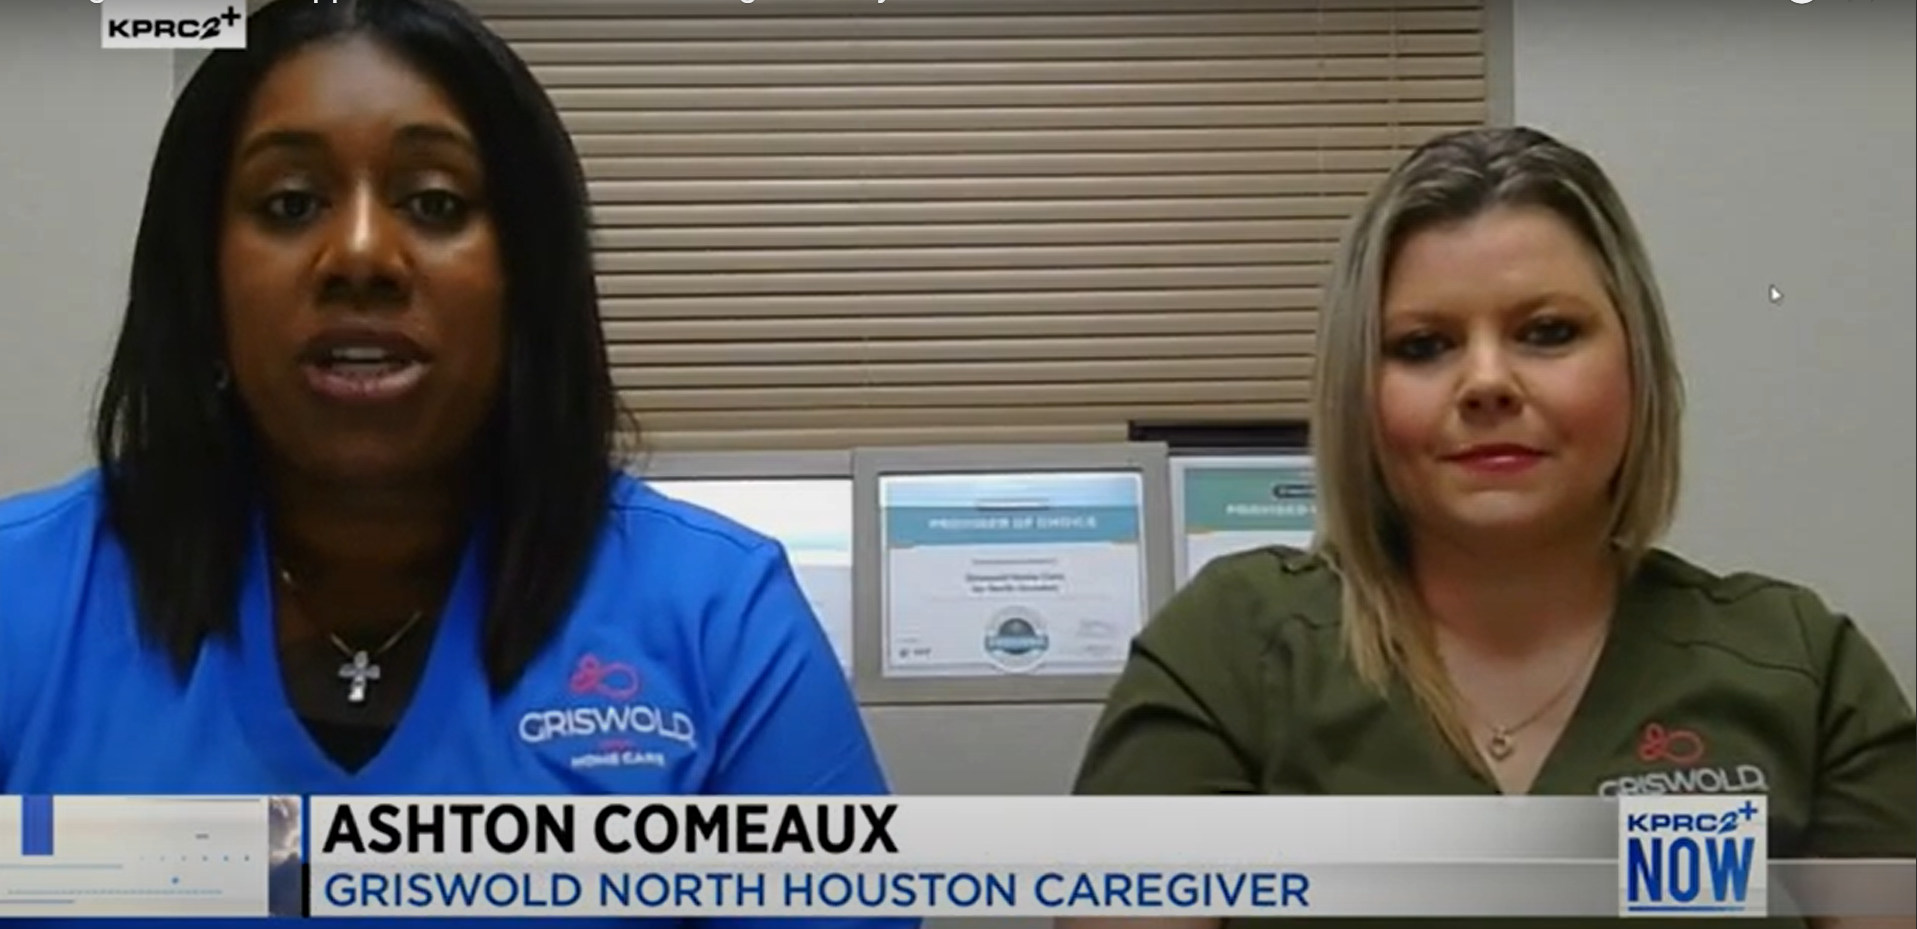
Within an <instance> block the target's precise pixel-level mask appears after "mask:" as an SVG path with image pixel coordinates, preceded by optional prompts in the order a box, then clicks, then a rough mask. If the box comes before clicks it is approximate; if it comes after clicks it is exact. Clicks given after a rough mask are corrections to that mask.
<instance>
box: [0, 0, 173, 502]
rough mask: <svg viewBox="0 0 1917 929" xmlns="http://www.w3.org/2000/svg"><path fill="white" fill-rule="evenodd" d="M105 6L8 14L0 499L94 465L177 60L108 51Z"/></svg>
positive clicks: (1, 187)
mask: <svg viewBox="0 0 1917 929" xmlns="http://www.w3.org/2000/svg"><path fill="white" fill-rule="evenodd" d="M99 35H100V8H99V7H97V6H94V5H93V4H91V3H60V2H47V0H32V2H29V3H15V4H12V5H9V6H7V7H0V208H3V209H4V210H5V221H4V222H0V494H5V493H10V492H13V491H16V490H20V489H23V488H26V487H30V486H33V485H36V484H40V483H44V482H47V481H51V480H55V479H57V478H59V477H61V476H64V475H65V474H67V473H69V472H71V471H72V470H73V469H74V468H75V467H78V466H80V465H81V464H83V463H84V462H85V460H86V459H85V454H86V447H87V446H86V440H87V422H86V416H87V413H88V411H89V410H90V409H91V408H92V402H93V393H94V390H95V388H96V387H97V386H98V384H99V381H100V375H101V372H102V370H103V367H104V365H105V363H106V359H107V357H108V351H109V349H110V348H111V347H112V344H113V334H114V327H115V325H116V324H117V323H118V321H119V317H120V309H121V307H122V306H123V303H124V300H125V296H126V278H127V267H128V256H129V255H131V254H132V248H133V231H134V227H135V224H136V222H137V220H138V218H139V215H140V203H141V199H142V197H143V196H144V195H145V191H146V171H147V163H148V161H149V159H151V158H152V156H153V143H154V141H155V140H156V139H157V138H158V137H159V132H160V125H161V123H162V122H164V121H165V119H166V113H167V106H168V105H169V104H170V103H171V101H172V89H173V84H172V78H173V70H172V55H171V54H170V53H168V52H164V51H131V52H109V51H104V50H102V49H101V48H100V38H99Z"/></svg>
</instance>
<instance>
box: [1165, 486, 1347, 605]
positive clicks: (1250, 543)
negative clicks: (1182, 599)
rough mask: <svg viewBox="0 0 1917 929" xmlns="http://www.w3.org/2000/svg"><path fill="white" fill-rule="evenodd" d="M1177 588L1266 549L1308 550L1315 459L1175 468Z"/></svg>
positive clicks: (1314, 520)
mask: <svg viewBox="0 0 1917 929" xmlns="http://www.w3.org/2000/svg"><path fill="white" fill-rule="evenodd" d="M1172 475H1173V482H1174V492H1175V493H1176V495H1177V496H1176V497H1175V499H1176V501H1177V508H1178V509H1177V522H1178V524H1179V526H1180V528H1181V532H1182V535H1183V542H1182V544H1181V545H1180V547H1179V553H1178V555H1179V558H1178V583H1180V584H1184V583H1185V582H1186V581H1189V580H1190V579H1191V578H1192V577H1194V576H1196V575H1197V574H1198V572H1199V571H1200V570H1201V569H1203V568H1204V567H1205V565H1207V564H1209V563H1210V562H1211V561H1213V560H1214V559H1217V558H1221V557H1223V556H1225V555H1231V554H1236V553H1238V552H1244V551H1250V550H1252V549H1256V548H1263V547H1265V546H1268V545H1288V546H1291V547H1294V548H1308V547H1310V545H1311V542H1312V536H1313V534H1314V532H1315V531H1316V528H1317V506H1316V502H1315V501H1316V499H1317V487H1316V481H1314V480H1313V477H1312V468H1311V459H1309V458H1307V457H1305V456H1303V455H1299V456H1295V457H1292V456H1286V457H1261V458H1203V459H1186V460H1179V461H1174V462H1172Z"/></svg>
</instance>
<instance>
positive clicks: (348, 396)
mask: <svg viewBox="0 0 1917 929" xmlns="http://www.w3.org/2000/svg"><path fill="white" fill-rule="evenodd" d="M427 367H428V365H427V361H426V359H425V356H424V355H423V354H422V353H420V352H419V351H418V350H416V349H414V348H413V347H412V346H411V345H410V344H409V343H406V342H405V341H404V340H399V339H381V340H367V341H361V342H357V343H353V342H342V343H339V344H332V345H318V346H315V347H314V348H313V349H312V350H311V351H309V352H307V353H306V355H305V357H304V359H303V363H302V369H303V370H304V372H305V374H306V382H307V385H308V386H309V387H311V388H312V389H313V391H314V392H315V393H317V394H319V395H320V396H321V397H324V398H326V399H329V400H336V401H340V402H347V403H373V402H383V401H391V400H397V399H400V398H401V397H404V396H405V395H406V394H408V393H410V392H411V391H412V390H413V389H414V388H415V387H417V386H418V385H419V383H420V381H421V380H422V379H424V378H425V376H426V370H427Z"/></svg>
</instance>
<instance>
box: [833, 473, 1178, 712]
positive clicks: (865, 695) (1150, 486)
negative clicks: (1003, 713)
mask: <svg viewBox="0 0 1917 929" xmlns="http://www.w3.org/2000/svg"><path fill="white" fill-rule="evenodd" d="M1166 463H1167V451H1166V447H1165V446H1164V445H1162V444H1156V443H1114V444H1098V445H1053V446H1015V445H1007V446H952V447H936V448H895V449H894V448H888V449H863V450H859V451H856V452H854V453H853V463H852V464H853V544H854V546H855V547H856V548H857V551H856V554H855V555H854V557H853V559H852V563H853V575H854V576H853V584H854V589H855V590H856V592H857V593H856V600H857V603H858V608H857V609H855V610H854V611H853V615H854V622H855V628H854V632H853V643H854V650H853V652H854V658H853V682H854V686H855V687H856V688H857V689H858V693H859V698H860V701H861V702H862V703H865V704H868V705H886V704H907V705H909V704H978V703H1007V704H1014V703H1096V702H1101V701H1103V700H1104V699H1105V696H1106V694H1107V693H1108V692H1109V691H1110V689H1111V686H1112V683H1113V681H1114V680H1115V679H1116V674H1075V675H1070V676H1044V675H1042V674H1010V673H1008V674H982V675H968V676H940V677H896V678H888V677H886V676H885V674H884V666H885V662H884V657H885V656H884V649H885V643H886V640H887V638H888V637H887V635H886V632H887V624H888V622H889V620H888V616H887V609H886V572H887V570H888V568H889V565H888V563H887V557H886V552H885V551H884V538H885V533H884V531H883V530H884V527H883V525H882V522H881V521H882V520H883V518H884V514H883V512H882V506H881V499H880V482H881V480H882V479H883V478H885V477H888V476H892V475H909V474H971V473H976V474H995V473H997V474H1002V473H1033V474H1040V473H1048V472H1050V473H1059V472H1073V471H1125V472H1131V473H1135V474H1137V475H1138V477H1139V484H1140V500H1141V504H1142V509H1141V511H1140V514H1139V519H1140V522H1139V541H1140V562H1141V563H1140V572H1141V581H1142V584H1143V590H1144V604H1143V611H1144V613H1143V615H1142V616H1141V625H1142V623H1143V622H1148V621H1149V620H1150V618H1151V616H1152V615H1153V614H1154V613H1156V612H1157V610H1158V609H1159V607H1161V606H1162V605H1163V604H1164V601H1165V599H1166V597H1168V596H1169V595H1170V592H1171V590H1172V585H1171V578H1172V561H1171V554H1172V553H1171V544H1170V543H1171V540H1170V537H1169V531H1168V530H1169V526H1170V519H1171V509H1170V503H1171V501H1170V494H1169V487H1170V480H1169V472H1168V471H1167V469H1166ZM1126 645H1127V648H1128V649H1129V636H1128V637H1127V643H1126Z"/></svg>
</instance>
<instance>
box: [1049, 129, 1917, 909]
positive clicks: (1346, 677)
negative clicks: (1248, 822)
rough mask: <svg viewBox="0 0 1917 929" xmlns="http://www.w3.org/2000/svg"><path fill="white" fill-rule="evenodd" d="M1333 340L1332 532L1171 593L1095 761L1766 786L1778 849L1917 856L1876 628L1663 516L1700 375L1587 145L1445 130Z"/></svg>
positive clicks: (1194, 783)
mask: <svg viewBox="0 0 1917 929" xmlns="http://www.w3.org/2000/svg"><path fill="white" fill-rule="evenodd" d="M1319 352H1320V354H1319V356H1318V368H1317V374H1316V383H1315V385H1314V397H1313V413H1312V435H1313V442H1314V446H1315V448H1314V454H1315V456H1316V463H1317V469H1318V482H1319V489H1320V494H1321V497H1320V501H1319V514H1320V529H1319V535H1318V539H1317V543H1316V545H1315V546H1314V548H1313V550H1312V551H1309V552H1306V551H1293V550H1286V549H1266V550H1260V551H1254V552H1249V553H1245V554H1241V555H1237V556H1232V557H1228V558H1225V559H1222V560H1220V561H1215V562H1213V563H1212V564H1211V565H1209V566H1208V567H1207V568H1206V569H1205V570H1204V571H1202V572H1201V573H1200V575H1199V576H1198V577H1197V578H1195V579H1194V580H1193V581H1192V582H1191V583H1190V584H1189V585H1187V586H1186V588H1185V589H1184V590H1182V591H1181V592H1180V593H1179V594H1178V595H1177V596H1176V597H1175V598H1174V599H1173V600H1172V602H1171V603H1169V604H1168V605H1167V606H1166V607H1165V608H1164V610H1163V611H1162V612H1161V614H1160V615H1158V616H1157V617H1155V618H1154V619H1153V621H1152V622H1151V623H1150V624H1149V626H1148V627H1147V628H1146V629H1145V631H1144V632H1143V633H1142V634H1141V635H1140V636H1139V637H1138V639H1137V640H1136V642H1135V644H1134V647H1133V651H1132V655H1131V659H1130V661H1129V663H1128V664H1127V666H1126V668H1125V670H1124V672H1123V674H1122V675H1121V678H1120V680H1119V682H1118V684H1117V685H1116V687H1115V688H1114V690H1113V691H1112V693H1111V696H1110V698H1109V701H1108V702H1107V705H1106V707H1105V710H1104V713H1103V716H1102V717H1101V719H1100V721H1099V723H1098V725H1097V727H1096V730H1095V731H1094V733H1093V735H1092V738H1091V741H1090V744H1089V747H1088V748H1087V751H1086V755H1085V758H1084V761H1083V764H1082V767H1081V770H1080V773H1079V776H1078V782H1077V792H1078V793H1081V794H1129V795H1173V794H1411V795H1419V794H1422V795H1432V794H1473V793H1479V794H1494V793H1503V794H1566V795H1570V794H1597V795H1621V794H1645V793H1709V792H1716V793H1753V792H1761V793H1765V794H1767V795H1768V796H1769V798H1770V816H1771V824H1772V829H1771V839H1770V856H1771V858H1772V859H1773V860H1778V859H1787V858H1812V857H1874V858H1910V857H1913V855H1917V786H1914V784H1917V727H1914V726H1913V721H1912V711H1911V706H1910V702H1909V700H1908V699H1907V698H1906V697H1905V696H1904V694H1903V692H1902V691H1901V690H1900V688H1899V686H1898V684H1897V683H1896V681H1895V679H1894V678H1893V676H1892V674H1891V672H1890V671H1889V670H1888V669H1887V668H1886V666H1885V663H1884V661H1883V660H1882V658H1881V657H1880V656H1879V654H1878V653H1877V652H1876V651H1875V650H1874V649H1873V648H1872V646H1871V644H1870V643H1869V641H1867V639H1866V638H1865V636H1864V635H1863V633H1862V632H1861V631H1860V630H1859V629H1858V628H1857V626H1856V625H1854V624H1853V623H1852V622H1851V621H1850V620H1849V619H1848V618H1846V617H1844V616H1843V615H1841V614H1839V613H1837V612H1835V611H1834V610H1833V609H1832V608H1831V607H1829V606H1827V605H1826V604H1825V603H1824V602H1823V601H1822V600H1820V599H1819V597H1818V596H1817V595H1816V594H1814V593H1812V592H1811V591H1809V590H1806V589H1805V588H1803V587H1800V586H1797V585H1794V584H1791V583H1789V582H1787V581H1783V580H1778V579H1774V578H1769V577H1763V576H1759V575H1754V574H1748V573H1739V574H1717V573H1713V572H1711V571H1709V570H1707V569H1705V568H1703V567H1700V566H1697V565H1694V564H1691V563H1689V562H1686V561H1685V560H1683V559H1681V558H1679V557H1678V556H1676V555H1674V554H1672V553H1670V552H1668V551H1665V550H1662V549H1659V548H1657V547H1656V544H1657V541H1658V539H1659V538H1660V536H1661V535H1662V533H1663V532H1664V530H1665V528H1666V526H1667V524H1668V523H1669V521H1670V518H1671V514H1672V510H1673V507H1674V504H1675V501H1676V500H1677V497H1678V462H1679V450H1678V441H1679V418H1680V407H1681V383H1680V380H1679V377H1678V372H1677V367H1676V360H1675V356H1674V352H1673V349H1672V345H1671V337H1670V333H1669V331H1668V329H1667V327H1666V323H1665V318H1664V311H1663V307H1662V304H1661V300H1660V298H1659V295H1658V289H1657V286H1656V284H1655V282H1654V280H1653V278H1652V274H1651V267H1650V262H1649V261H1648V260H1647V258H1646V256H1645V253H1644V247H1643V245H1642V243H1641V241H1640V239H1639V237H1638V234H1637V232H1636V230H1635V229H1634V228H1633V225H1632V221H1631V219H1630V217H1629V215H1628V214H1627V212H1626V210H1625V208H1624V206H1623V204H1622V203H1621V202H1620V200H1619V198H1618V194H1617V192H1616V191H1615V190H1614V189H1613V188H1612V185H1611V184H1610V182H1609V181H1608V180H1607V179H1606V177H1605V175H1604V174H1603V172H1602V171H1601V170H1600V168H1599V167H1598V166H1597V165H1596V164H1595V163H1593V161H1592V160H1591V159H1590V158H1589V157H1587V156H1586V155H1584V154H1583V153H1581V152H1579V151H1577V150H1575V149H1572V148H1570V147H1567V146H1565V145H1563V144H1561V143H1559V142H1558V141H1556V140H1554V139H1552V138H1550V137H1548V136H1546V135H1543V134H1541V133H1538V132H1535V131H1529V130H1524V129H1493V130H1474V131H1469V132H1464V133H1460V134H1455V135H1451V136H1447V137H1445V138H1441V139H1437V140H1434V141H1433V142H1431V143H1429V144H1427V145H1425V146H1423V147H1422V148H1420V149H1419V150H1417V151H1416V152H1414V153H1413V154H1412V155H1411V156H1410V157H1409V158H1408V160H1406V161H1405V162H1404V164H1402V165H1401V166H1400V167H1399V168H1398V169H1397V170H1396V171H1395V172H1394V173H1393V174H1392V175H1391V176H1390V177H1389V179H1388V180H1387V181H1386V182H1385V183H1384V185H1383V186H1382V188H1381V189H1380V190H1378V191H1377V192H1376V193H1375V194H1374V195H1373V196H1372V197H1371V199H1370V201H1369V202H1368V204H1367V205H1366V206H1365V207H1364V209H1363V211H1362V212H1361V214H1360V215H1359V216H1358V218H1357V221H1356V223H1355V224H1354V226H1353V228H1352V230H1351V232H1350V233H1349V235H1348V237H1347V239H1346V240H1345V242H1344V243H1343V245H1342V247H1341V250H1340V254H1339V256H1338V261H1337V265H1336V267H1335V269H1334V271H1333V276H1332V278H1331V280H1330V282H1329V285H1328V287H1327V291H1326V296H1325V303H1324V308H1323V313H1322V316H1321V321H1320V329H1319ZM1074 922H1076V921H1074ZM1089 922H1094V923H1095V922H1097V921H1089ZM1177 922H1178V924H1179V925H1206V922H1205V921H1198V922H1196V923H1194V922H1190V921H1177ZM1483 922H1484V921H1483V920H1469V921H1460V923H1459V924H1461V925H1463V924H1481V923H1483ZM1551 922H1553V923H1554V924H1559V925H1563V924H1566V923H1565V922H1561V921H1551ZM1212 924H1214V925H1215V921H1213V923H1212ZM1360 924H1361V922H1360V921H1351V920H1343V921H1339V923H1338V925H1341V926H1346V927H1350V926H1356V925H1360ZM1420 924H1423V925H1430V924H1431V923H1429V922H1423V921H1420ZM1792 924H1801V923H1792ZM1860 924H1861V923H1859V922H1857V921H1824V922H1818V923H1815V925H1818V926H1820V927H1823V926H1837V925H1844V926H1846V927H1848V926H1853V925H1860ZM1872 924H1873V925H1876V924H1878V923H1872ZM1890 924H1892V925H1905V926H1908V925H1911V921H1910V920H1895V921H1892V922H1891V923H1890ZM1121 925H1123V926H1126V927H1128V929H1141V927H1143V926H1146V925H1150V921H1144V922H1142V923H1141V922H1140V921H1136V920H1127V921H1125V922H1123V923H1122V924H1121Z"/></svg>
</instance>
